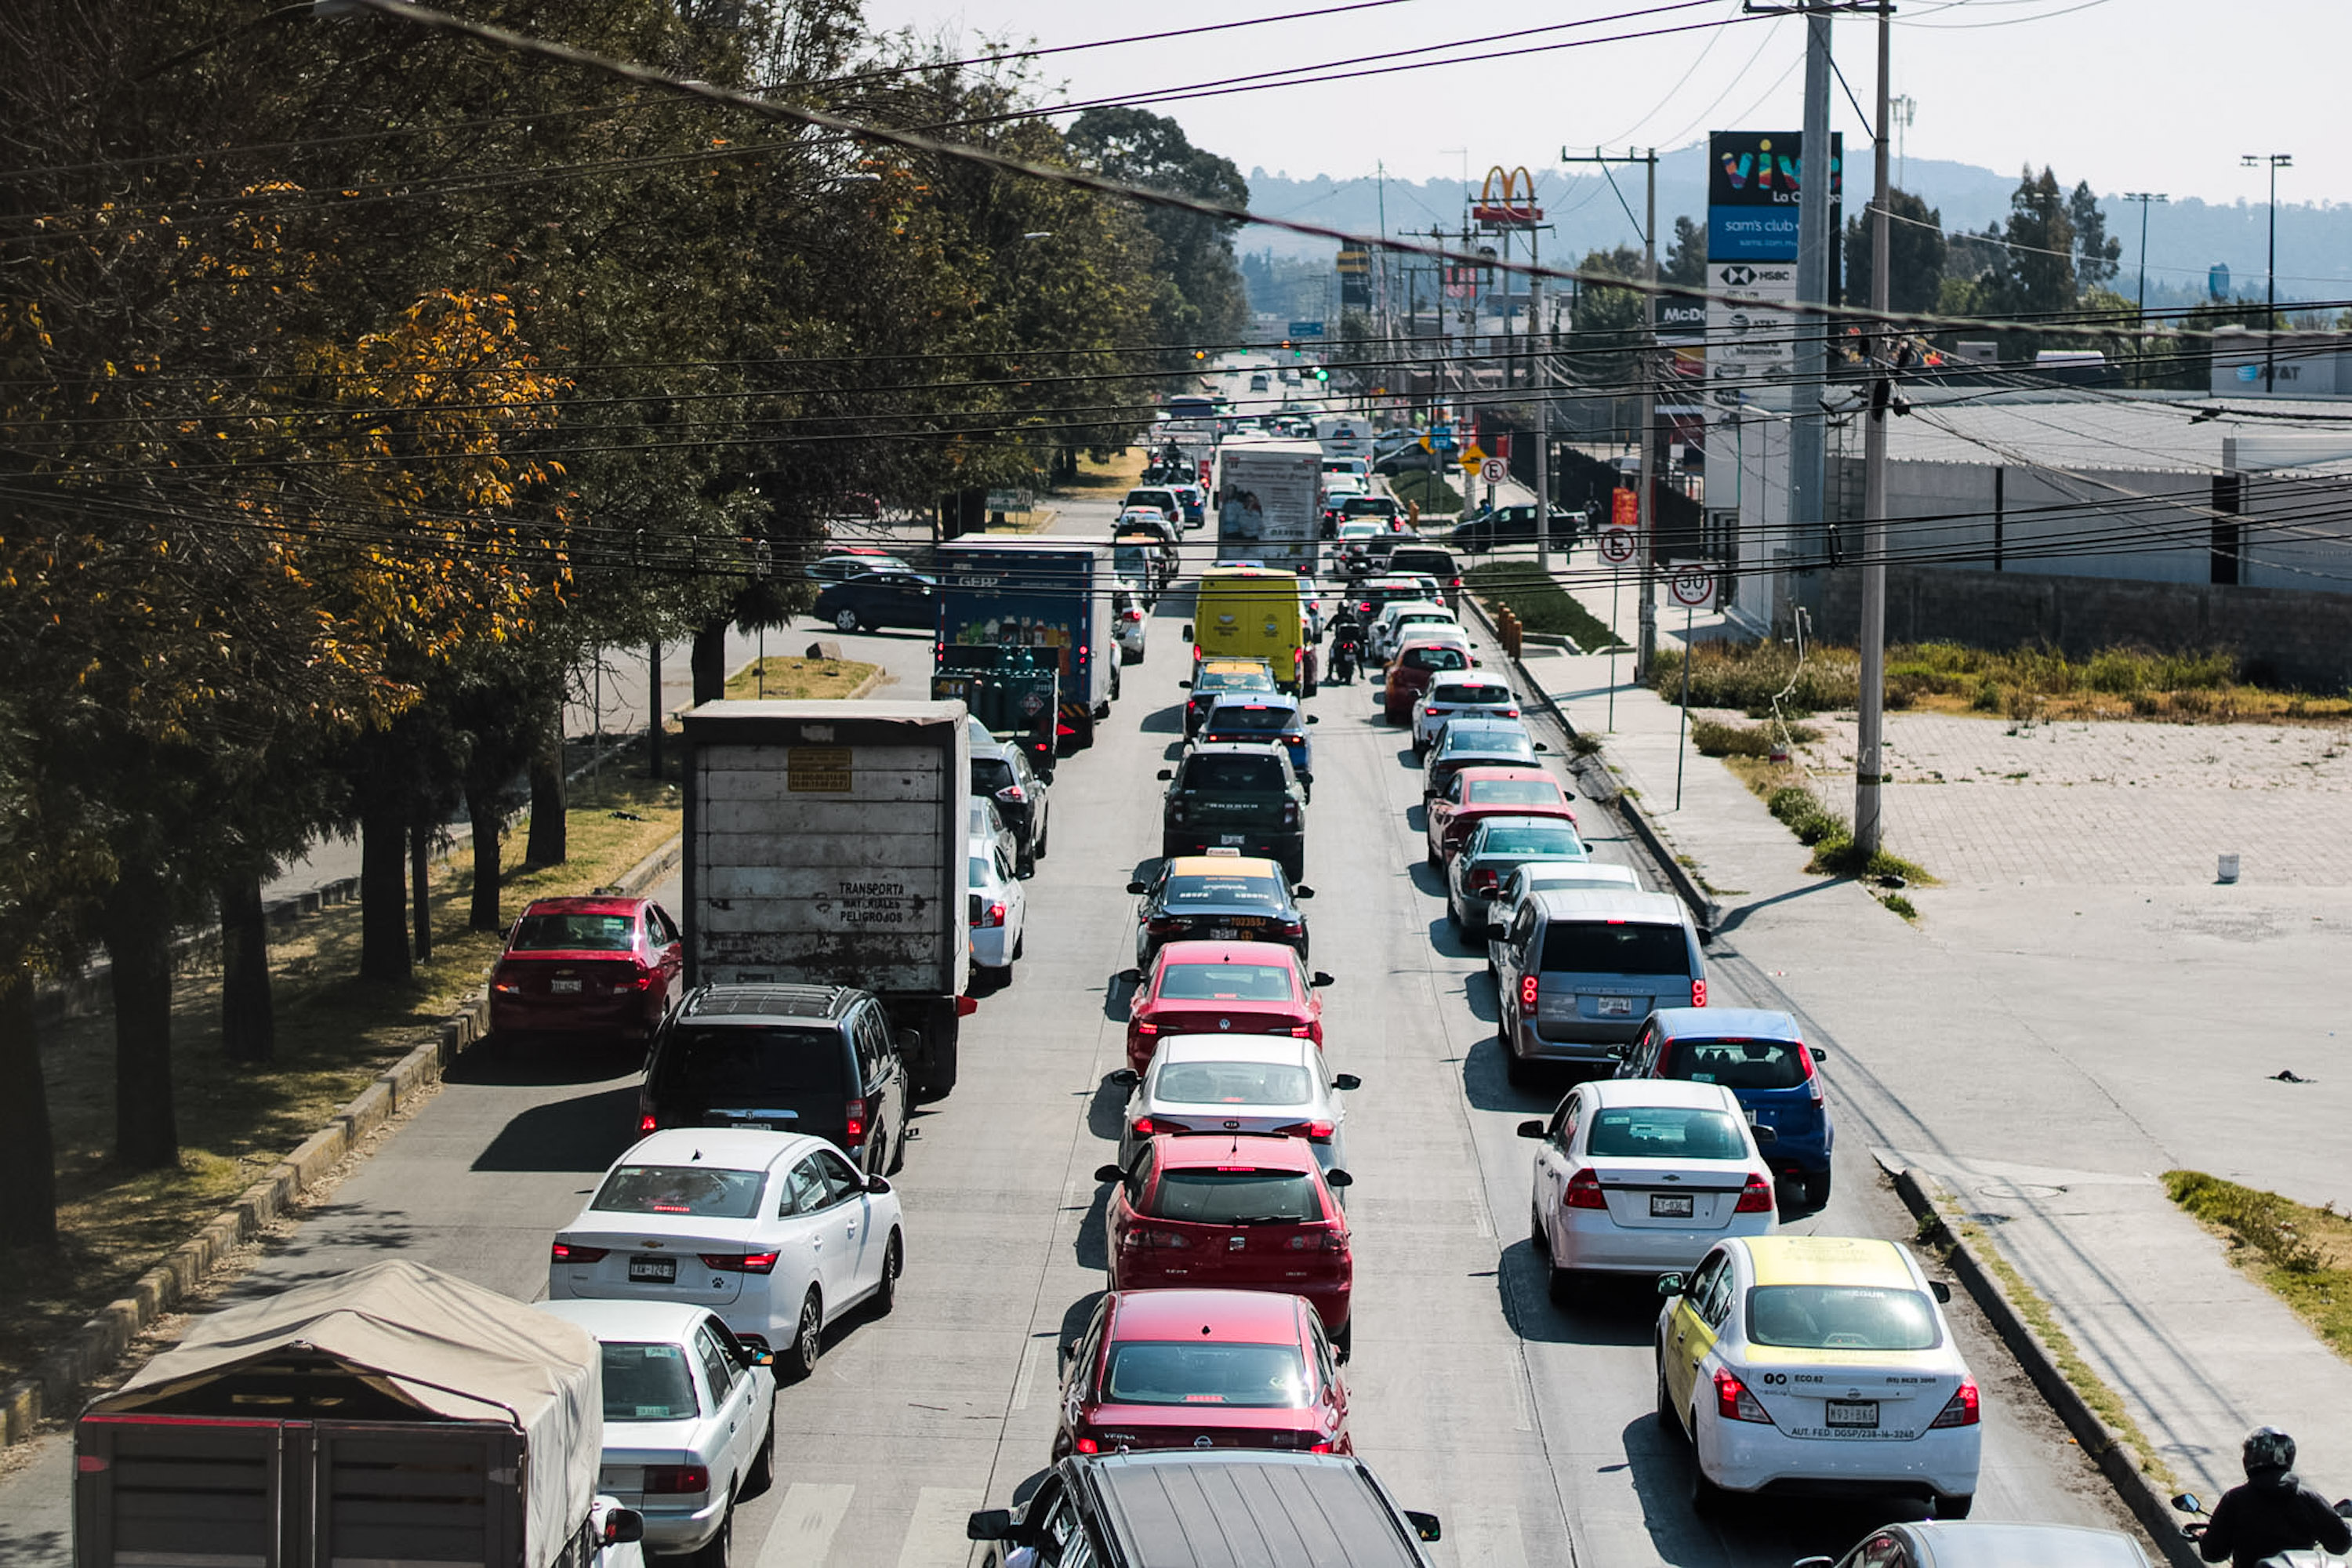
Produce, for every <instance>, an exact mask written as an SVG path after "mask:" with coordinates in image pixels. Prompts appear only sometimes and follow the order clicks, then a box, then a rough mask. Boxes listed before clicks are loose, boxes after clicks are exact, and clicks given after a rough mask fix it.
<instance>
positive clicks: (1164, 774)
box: [1158, 768, 1176, 784]
mask: <svg viewBox="0 0 2352 1568" xmlns="http://www.w3.org/2000/svg"><path fill="white" fill-rule="evenodd" d="M1175 776H1176V770H1174V769H1173V768H1162V769H1160V773H1159V774H1158V777H1159V778H1160V782H1161V783H1163V784H1165V783H1166V782H1167V781H1168V780H1170V779H1172V778H1174V777H1175Z"/></svg>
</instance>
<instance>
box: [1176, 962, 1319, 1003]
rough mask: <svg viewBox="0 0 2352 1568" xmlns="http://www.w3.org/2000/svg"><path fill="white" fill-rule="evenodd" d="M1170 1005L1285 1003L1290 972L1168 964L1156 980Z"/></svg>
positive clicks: (1273, 967) (1272, 966) (1262, 966)
mask: <svg viewBox="0 0 2352 1568" xmlns="http://www.w3.org/2000/svg"><path fill="white" fill-rule="evenodd" d="M1160 997H1161V999H1162V1000H1165V1001H1170V1002H1288V1001H1292V1000H1294V994H1293V992H1292V990H1291V975H1290V971H1289V970H1288V969H1287V968H1286V967H1285V966H1284V965H1282V964H1279V963H1171V964H1170V965H1169V966H1168V971H1167V973H1164V974H1162V975H1161V976H1160Z"/></svg>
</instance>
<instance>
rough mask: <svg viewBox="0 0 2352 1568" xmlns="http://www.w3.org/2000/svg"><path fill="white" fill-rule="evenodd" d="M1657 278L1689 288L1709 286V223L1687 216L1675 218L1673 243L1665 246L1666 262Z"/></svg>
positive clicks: (1662, 281)
mask: <svg viewBox="0 0 2352 1568" xmlns="http://www.w3.org/2000/svg"><path fill="white" fill-rule="evenodd" d="M1658 281H1660V282H1661V283H1679V284H1681V285H1682V286H1683V287H1685V288H1686V289H1701V288H1705V287H1706V225H1704V224H1702V223H1699V222H1696V220H1694V219H1691V218H1687V217H1678V218H1676V219H1675V238H1674V243H1673V244H1671V245H1669V246H1667V247H1666V262H1665V265H1664V267H1661V268H1658Z"/></svg>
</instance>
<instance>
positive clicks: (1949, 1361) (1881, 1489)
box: [1656, 1235, 1984, 1519]
mask: <svg viewBox="0 0 2352 1568" xmlns="http://www.w3.org/2000/svg"><path fill="white" fill-rule="evenodd" d="M1658 1292H1659V1294H1660V1295H1662V1296H1664V1298H1665V1301H1664V1306H1663V1307H1662V1308H1661V1310H1659V1313H1658V1328H1657V1343H1656V1351H1657V1363H1658V1423H1659V1425H1660V1426H1663V1427H1664V1428H1665V1430H1666V1432H1667V1433H1668V1435H1669V1436H1683V1437H1686V1438H1688V1439H1689V1440H1690V1443H1691V1445H1692V1448H1693V1457H1694V1458H1695V1459H1696V1467H1695V1468H1696V1479H1695V1480H1694V1482H1693V1485H1692V1502H1693V1504H1694V1505H1695V1506H1696V1508H1698V1509H1699V1510H1701V1511H1706V1510H1709V1509H1711V1508H1714V1507H1716V1506H1718V1505H1719V1504H1721V1503H1722V1502H1723V1500H1724V1499H1725V1495H1726V1494H1727V1493H1759V1492H1771V1493H1780V1494H1787V1493H1799V1494H1808V1495H1811V1494H1822V1493H1848V1492H1874V1493H1898V1494H1904V1495H1907V1496H1911V1497H1916V1498H1922V1499H1925V1500H1929V1501H1931V1502H1932V1503H1934V1505H1935V1509H1936V1513H1937V1517H1939V1518H1943V1519H1963V1518H1966V1517H1967V1515H1968V1512H1969V1505H1970V1504H1971V1503H1972V1502H1974V1501H1975V1499H1976V1489H1977V1468H1978V1461H1979V1450H1980V1448H1981V1447H1982V1436H1983V1431H1984V1429H1983V1427H1982V1426H1980V1425H1979V1399H1980V1395H1979V1392H1978V1388H1977V1381H1976V1379H1975V1378H1974V1377H1973V1376H1971V1375H1970V1374H1969V1369H1968V1364H1967V1363H1965V1362H1964V1361H1962V1360H1961V1359H1960V1352H1959V1349H1958V1346H1957V1345H1955V1344H1954V1343H1953V1342H1952V1330H1951V1325H1950V1324H1949V1323H1948V1322H1947V1321H1945V1319H1944V1313H1943V1310H1942V1307H1941V1305H1940V1303H1941V1302H1942V1301H1943V1300H1947V1299H1948V1297H1949V1294H1950V1292H1949V1291H1948V1289H1946V1288H1945V1287H1944V1286H1943V1285H1942V1284H1941V1283H1939V1282H1937V1281H1931V1280H1930V1279H1928V1278H1927V1275H1926V1274H1925V1273H1924V1272H1922V1271H1921V1269H1920V1268H1919V1263H1918V1260H1917V1259H1916V1258H1914V1257H1912V1256H1911V1252H1910V1249H1909V1248H1907V1247H1903V1246H1901V1245H1899V1244H1898V1243H1895V1242H1892V1241H1881V1240H1876V1239H1873V1238H1867V1237H1842V1236H1790V1235H1774V1236H1755V1237H1735V1238H1731V1239H1727V1240H1725V1241H1722V1242H1719V1243H1717V1245H1716V1246H1715V1247H1713V1248H1712V1249H1711V1250H1710V1251H1709V1252H1708V1253H1707V1255H1706V1257H1705V1258H1702V1259H1701V1260H1700V1262H1699V1265H1698V1267H1697V1268H1695V1269H1693V1270H1691V1272H1690V1273H1689V1274H1688V1275H1687V1276H1685V1275H1682V1274H1666V1275H1662V1276H1660V1277H1659V1279H1658Z"/></svg>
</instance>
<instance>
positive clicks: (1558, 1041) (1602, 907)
mask: <svg viewBox="0 0 2352 1568" xmlns="http://www.w3.org/2000/svg"><path fill="white" fill-rule="evenodd" d="M1494 955H1495V987H1496V992H1497V993H1498V996H1497V1006H1498V1009H1499V1012H1500V1016H1501V1023H1500V1027H1499V1029H1498V1031H1497V1032H1498V1034H1499V1035H1500V1037H1501V1039H1502V1043H1503V1057H1504V1062H1505V1065H1506V1066H1507V1068H1509V1070H1510V1077H1511V1081H1512V1082H1514V1083H1524V1082H1526V1081H1527V1080H1528V1078H1529V1077H1530V1076H1531V1069H1532V1068H1534V1067H1535V1065H1536V1064H1538V1063H1539V1062H1576V1063H1585V1064H1590V1065H1591V1066H1594V1067H1599V1068H1612V1069H1613V1068H1614V1067H1615V1063H1616V1053H1615V1052H1614V1051H1612V1049H1611V1047H1614V1046H1622V1045H1625V1044H1627V1043H1629V1042H1630V1041H1632V1040H1633V1037H1634V1036H1635V1035H1636V1034H1638V1033H1639V1032H1640V1030H1641V1027H1642V1021H1643V1019H1644V1018H1647V1017H1648V1016H1650V1013H1651V1011H1652V1009H1654V1008H1658V1007H1704V1006H1706V959H1705V958H1704V957H1703V956H1702V955H1701V953H1700V952H1699V945H1698V930H1697V928H1696V927H1695V926H1694V925H1692V923H1691V919H1690V915H1689V913H1688V912H1687V911H1685V910H1684V908H1683V906H1682V902H1681V900H1677V899H1675V897H1674V896H1673V895H1671V894H1668V893H1640V892H1620V891H1617V890H1614V889H1581V888H1578V889H1570V888H1562V889H1556V890H1552V891H1549V892H1538V893H1534V894H1531V895H1529V896H1528V898H1526V899H1524V900H1521V901H1520V903H1519V906H1518V909H1517V912H1516V913H1514V914H1513V915H1512V916H1511V921H1510V924H1509V925H1508V926H1507V927H1506V928H1505V929H1504V931H1503V935H1502V939H1501V941H1500V942H1498V943H1497V944H1496V948H1495V953H1494Z"/></svg>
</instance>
